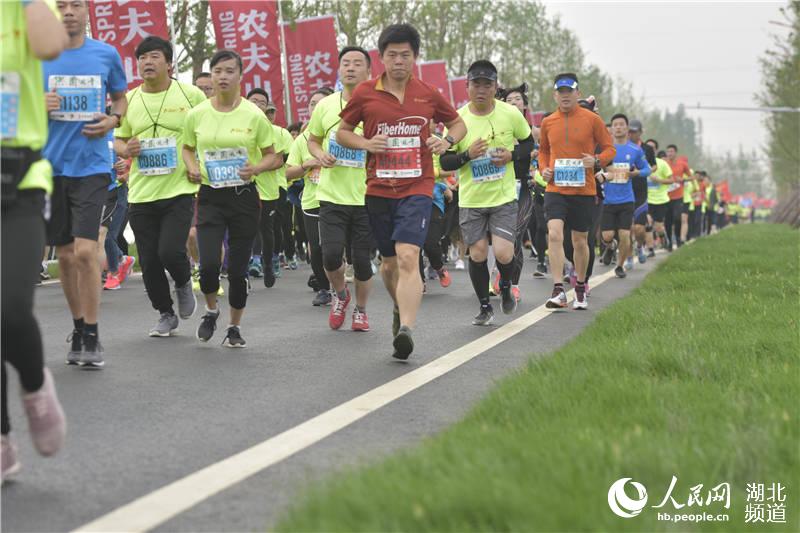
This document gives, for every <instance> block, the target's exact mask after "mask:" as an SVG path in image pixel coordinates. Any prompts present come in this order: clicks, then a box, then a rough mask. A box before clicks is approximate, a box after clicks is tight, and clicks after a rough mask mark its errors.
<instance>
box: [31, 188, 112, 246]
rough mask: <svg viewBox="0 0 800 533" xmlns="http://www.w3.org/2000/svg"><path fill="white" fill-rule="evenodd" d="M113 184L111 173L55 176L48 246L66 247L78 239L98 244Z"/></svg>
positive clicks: (48, 225) (48, 228) (48, 227)
mask: <svg viewBox="0 0 800 533" xmlns="http://www.w3.org/2000/svg"><path fill="white" fill-rule="evenodd" d="M110 184H111V175H110V174H93V175H91V176H85V177H82V178H68V177H64V176H54V177H53V195H52V196H51V198H50V203H51V206H50V220H49V221H48V222H47V242H48V244H51V245H53V246H64V245H66V244H69V243H71V242H72V241H74V240H75V238H76V237H77V238H81V239H88V240H90V241H96V240H97V238H98V236H99V233H100V221H101V219H102V217H103V208H104V206H105V205H106V200H107V199H108V186H109V185H110Z"/></svg>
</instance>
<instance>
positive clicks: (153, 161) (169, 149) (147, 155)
mask: <svg viewBox="0 0 800 533" xmlns="http://www.w3.org/2000/svg"><path fill="white" fill-rule="evenodd" d="M140 144H141V146H142V151H141V153H140V154H139V158H138V162H139V173H140V174H141V175H143V176H163V175H165V174H172V173H173V172H175V169H176V168H178V148H177V145H176V144H175V138H174V137H155V138H153V139H142V140H141V141H140Z"/></svg>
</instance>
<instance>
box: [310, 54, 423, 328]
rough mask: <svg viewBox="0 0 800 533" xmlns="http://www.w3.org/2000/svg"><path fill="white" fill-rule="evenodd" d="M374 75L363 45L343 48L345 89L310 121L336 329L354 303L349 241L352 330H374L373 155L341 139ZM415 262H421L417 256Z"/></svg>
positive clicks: (331, 320) (321, 233)
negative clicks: (370, 313) (355, 101)
mask: <svg viewBox="0 0 800 533" xmlns="http://www.w3.org/2000/svg"><path fill="white" fill-rule="evenodd" d="M369 73H370V58H369V54H368V53H367V51H366V50H364V49H363V48H360V47H357V46H347V47H345V48H342V50H341V51H340V52H339V80H340V81H341V83H342V87H343V88H342V90H341V91H339V92H335V93H333V94H332V95H330V96H327V97H325V98H323V99H322V100H321V101H320V103H319V104H318V105H317V107H316V109H314V113H313V114H312V115H311V120H310V121H309V123H308V134H309V136H308V151H309V152H310V153H311V155H312V156H313V157H314V158H316V159H317V161H319V162H320V165H321V166H322V168H321V169H320V173H319V187H318V188H317V199H318V200H319V205H320V208H319V238H320V242H321V244H322V261H323V266H324V268H325V274H326V276H327V278H328V280H329V281H330V287H331V290H332V292H333V301H332V303H331V310H330V313H329V315H328V325H329V326H330V327H331V329H339V328H341V327H342V324H343V323H344V321H345V319H346V314H347V306H348V305H349V304H350V291H349V289H348V288H347V284H346V282H345V265H344V263H343V261H342V257H343V256H344V252H345V248H346V247H347V246H348V244H349V246H350V249H351V252H352V257H353V275H354V278H355V289H356V304H355V308H354V310H353V316H352V325H351V329H352V330H353V331H369V318H368V317H367V300H368V298H369V292H370V289H371V286H372V282H371V280H372V265H371V264H370V248H371V247H372V231H371V230H370V220H369V215H368V214H367V208H366V207H365V205H364V195H365V194H366V188H367V186H366V179H367V174H366V169H365V164H366V159H367V157H366V152H365V151H364V150H363V149H360V150H351V149H347V148H343V146H342V144H341V143H339V142H338V138H337V131H338V130H339V128H340V125H341V124H343V120H342V119H341V118H340V116H339V115H340V113H342V110H343V109H344V108H345V105H347V104H348V102H349V101H350V99H351V98H352V96H353V91H354V90H355V89H356V87H357V86H358V84H360V83H361V82H363V81H365V80H367V79H368V78H369ZM358 122H360V121H358ZM358 122H356V124H358ZM357 133H358V135H359V140H360V141H362V142H363V140H364V139H363V137H360V134H361V133H362V131H361V130H360V129H359V130H358V132H357ZM354 135H355V134H354ZM414 266H415V268H416V266H417V258H416V257H415V258H414Z"/></svg>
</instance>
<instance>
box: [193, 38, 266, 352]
mask: <svg viewBox="0 0 800 533" xmlns="http://www.w3.org/2000/svg"><path fill="white" fill-rule="evenodd" d="M211 78H212V81H213V83H214V91H215V92H214V96H213V97H211V98H210V99H209V100H205V101H204V102H203V103H201V104H200V105H198V106H197V107H195V108H193V109H192V110H191V111H189V114H188V115H187V116H186V122H185V124H184V145H183V153H182V155H183V162H184V163H185V164H186V171H187V175H188V176H189V179H190V180H191V181H192V182H193V183H202V185H201V186H200V191H199V192H198V210H197V237H198V243H199V245H200V287H201V290H202V292H203V295H204V296H205V300H206V313H205V315H203V318H202V321H201V323H200V326H199V327H198V328H197V338H198V339H199V340H200V341H202V342H208V341H209V340H210V339H211V337H212V336H213V335H214V330H216V327H217V319H218V318H219V315H220V311H219V309H218V308H217V289H218V288H219V273H220V267H221V261H220V254H219V250H220V247H221V246H222V240H223V238H224V237H225V233H226V232H227V233H228V242H229V246H230V255H229V259H228V302H229V304H230V308H231V310H230V314H231V316H230V323H229V325H228V328H227V333H226V335H225V338H224V339H223V341H222V343H223V345H224V346H227V347H229V348H243V347H245V345H246V342H245V340H244V338H243V337H242V335H241V329H240V327H241V320H242V315H244V308H245V305H246V304H247V264H248V261H249V260H250V251H251V249H252V247H253V239H254V238H255V237H256V234H257V232H258V216H259V203H260V202H259V198H258V191H257V189H256V185H255V183H253V180H254V179H255V177H256V176H257V175H258V174H261V173H262V172H265V171H266V170H267V169H269V168H276V167H277V166H279V165H280V163H281V161H280V158H279V157H278V156H276V155H275V150H274V148H273V145H274V135H273V132H272V128H271V127H270V124H269V122H268V121H266V120H264V113H263V112H262V111H261V110H260V109H259V108H258V107H256V106H255V105H254V104H252V103H251V102H249V101H247V100H246V99H244V98H242V97H241V95H240V89H239V87H240V84H241V81H242V58H241V57H239V55H238V54H237V53H236V52H233V51H230V50H219V51H218V52H217V53H215V54H214V57H212V58H211Z"/></svg>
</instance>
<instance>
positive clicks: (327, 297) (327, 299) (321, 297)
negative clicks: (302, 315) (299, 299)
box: [311, 289, 331, 307]
mask: <svg viewBox="0 0 800 533" xmlns="http://www.w3.org/2000/svg"><path fill="white" fill-rule="evenodd" d="M311 305H313V306H314V307H321V306H323V305H331V292H330V291H326V290H325V289H320V290H319V291H317V293H316V294H315V295H314V299H313V300H312V301H311Z"/></svg>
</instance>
